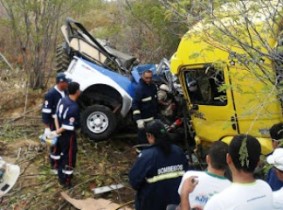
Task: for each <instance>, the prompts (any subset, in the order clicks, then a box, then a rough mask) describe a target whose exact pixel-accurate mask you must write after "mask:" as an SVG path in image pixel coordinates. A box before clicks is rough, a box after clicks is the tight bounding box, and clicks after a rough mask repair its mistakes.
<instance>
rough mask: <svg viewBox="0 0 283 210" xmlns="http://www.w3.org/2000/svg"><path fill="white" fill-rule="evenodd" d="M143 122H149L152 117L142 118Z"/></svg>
mask: <svg viewBox="0 0 283 210" xmlns="http://www.w3.org/2000/svg"><path fill="white" fill-rule="evenodd" d="M142 120H143V121H144V122H150V121H152V120H154V117H150V118H146V119H142Z"/></svg>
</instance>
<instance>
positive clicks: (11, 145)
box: [0, 137, 136, 210]
mask: <svg viewBox="0 0 283 210" xmlns="http://www.w3.org/2000/svg"><path fill="white" fill-rule="evenodd" d="M78 142H79V152H78V158H77V167H76V170H75V175H74V179H73V184H74V186H73V188H72V189H69V190H65V189H63V188H62V187H61V186H60V185H59V184H58V182H57V176H56V175H53V174H52V173H51V172H50V170H49V163H48V156H47V154H48V148H47V147H43V146H42V145H41V144H40V143H39V141H38V140H37V139H15V140H13V141H9V142H8V143H7V142H5V141H4V140H1V142H0V145H1V151H0V152H1V153H0V154H1V156H2V157H3V159H4V160H5V161H7V162H10V163H16V164H18V165H19V166H20V168H21V175H20V178H19V179H18V181H17V183H16V185H15V186H14V188H13V189H12V190H11V191H10V192H9V193H8V195H7V196H5V197H4V199H3V201H2V203H1V205H0V206H1V209H3V210H10V209H15V210H23V209H29V210H33V209H39V208H40V209H42V210H44V209H49V210H50V209H52V210H53V209H54V210H55V209H74V208H72V207H71V205H69V204H68V203H67V202H65V201H64V200H63V199H62V198H61V196H60V192H62V191H66V192H67V193H68V194H69V195H70V196H71V197H73V198H76V199H85V198H89V197H91V198H106V199H111V200H112V201H114V202H116V203H119V204H123V203H126V202H129V201H132V200H133V199H134V194H135V192H134V190H132V189H131V188H130V186H129V185H128V177H127V174H128V170H129V168H130V167H131V165H132V163H133V161H134V160H135V158H136V153H135V151H134V150H133V149H132V145H133V142H132V140H130V139H121V138H119V139H111V140H109V141H105V142H100V143H93V142H90V141H89V140H87V139H85V138H84V137H80V138H79V139H78ZM119 183H122V184H124V185H125V187H124V188H122V189H119V190H114V191H112V192H110V193H104V194H101V195H94V193H93V192H92V189H93V188H95V187H101V186H107V185H111V184H119Z"/></svg>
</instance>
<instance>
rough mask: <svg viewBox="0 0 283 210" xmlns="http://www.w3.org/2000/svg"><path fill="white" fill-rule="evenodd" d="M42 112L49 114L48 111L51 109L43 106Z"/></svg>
mask: <svg viewBox="0 0 283 210" xmlns="http://www.w3.org/2000/svg"><path fill="white" fill-rule="evenodd" d="M42 112H43V113H46V114H50V113H51V109H46V108H43V109H42Z"/></svg>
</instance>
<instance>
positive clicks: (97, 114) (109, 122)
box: [81, 105, 117, 141]
mask: <svg viewBox="0 0 283 210" xmlns="http://www.w3.org/2000/svg"><path fill="white" fill-rule="evenodd" d="M81 123H82V126H81V127H82V131H83V133H85V134H86V135H88V137H89V138H90V139H91V140H94V141H101V140H106V139H108V138H109V137H110V135H111V134H112V133H113V132H114V130H115V129H116V126H117V117H116V116H115V114H114V113H113V112H112V111H111V109H109V108H108V107H106V106H103V105H92V106H89V107H87V108H86V109H85V110H84V111H83V113H82V120H81Z"/></svg>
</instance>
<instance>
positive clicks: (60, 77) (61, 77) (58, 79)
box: [56, 72, 70, 83]
mask: <svg viewBox="0 0 283 210" xmlns="http://www.w3.org/2000/svg"><path fill="white" fill-rule="evenodd" d="M59 82H70V80H69V79H68V78H67V77H66V74H64V73H63V72H60V73H58V74H57V75H56V83H59Z"/></svg>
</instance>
